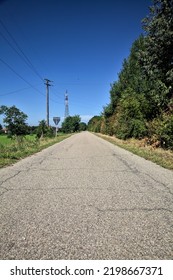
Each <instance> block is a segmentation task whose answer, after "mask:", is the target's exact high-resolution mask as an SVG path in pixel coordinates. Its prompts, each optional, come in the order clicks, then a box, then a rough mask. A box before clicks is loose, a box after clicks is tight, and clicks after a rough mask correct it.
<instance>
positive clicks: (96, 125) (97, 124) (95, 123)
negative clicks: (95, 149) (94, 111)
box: [88, 116, 102, 132]
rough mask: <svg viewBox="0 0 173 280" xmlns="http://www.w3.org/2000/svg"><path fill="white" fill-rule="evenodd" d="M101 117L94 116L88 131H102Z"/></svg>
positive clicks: (89, 123)
mask: <svg viewBox="0 0 173 280" xmlns="http://www.w3.org/2000/svg"><path fill="white" fill-rule="evenodd" d="M101 121H102V117H101V116H94V117H92V118H91V119H90V120H89V122H88V130H89V131H92V132H100V130H101Z"/></svg>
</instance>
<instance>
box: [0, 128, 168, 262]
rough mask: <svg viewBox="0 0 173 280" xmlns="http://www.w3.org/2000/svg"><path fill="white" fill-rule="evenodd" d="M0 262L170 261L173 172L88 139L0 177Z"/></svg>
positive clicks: (34, 158) (39, 156)
mask: <svg viewBox="0 0 173 280" xmlns="http://www.w3.org/2000/svg"><path fill="white" fill-rule="evenodd" d="M0 258H1V259H74V260H75V259H173V172H172V171H169V170H166V169H164V168H162V167H159V166H158V165H156V164H154V163H151V162H149V161H147V160H145V159H142V158H140V157H138V156H136V155H133V154H132V153H130V152H127V151H125V150H123V149H121V148H119V147H116V146H114V145H112V144H111V143H109V142H106V141H105V140H103V139H101V138H98V137H96V136H95V135H93V134H91V133H89V132H83V133H80V134H76V135H73V136H71V137H70V138H68V139H66V140H64V141H63V142H61V143H58V144H55V145H54V146H51V147H49V148H48V149H46V150H44V151H42V152H39V153H37V154H35V155H33V156H31V157H28V158H26V159H24V160H21V161H19V162H18V163H16V164H14V165H13V166H10V167H6V168H3V169H1V170H0Z"/></svg>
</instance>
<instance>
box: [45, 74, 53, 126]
mask: <svg viewBox="0 0 173 280" xmlns="http://www.w3.org/2000/svg"><path fill="white" fill-rule="evenodd" d="M44 80H45V85H46V119H47V126H48V127H49V87H50V86H51V84H50V82H52V81H50V80H49V79H44Z"/></svg>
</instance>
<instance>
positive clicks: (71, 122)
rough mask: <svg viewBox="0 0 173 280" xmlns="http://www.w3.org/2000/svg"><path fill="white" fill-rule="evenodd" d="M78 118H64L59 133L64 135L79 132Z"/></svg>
mask: <svg viewBox="0 0 173 280" xmlns="http://www.w3.org/2000/svg"><path fill="white" fill-rule="evenodd" d="M80 121H81V119H80V116H79V115H75V116H73V117H72V116H69V117H67V118H65V120H64V121H63V123H62V127H61V131H62V132H64V133H73V132H77V131H79V130H80Z"/></svg>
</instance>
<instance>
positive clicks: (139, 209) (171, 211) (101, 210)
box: [90, 206, 173, 213]
mask: <svg viewBox="0 0 173 280" xmlns="http://www.w3.org/2000/svg"><path fill="white" fill-rule="evenodd" d="M90 207H91V206H90ZM92 207H93V208H95V209H96V210H97V211H98V212H102V213H106V212H117V213H118V212H134V211H141V212H153V211H164V212H169V213H173V210H170V209H167V208H137V207H134V208H119V209H115V208H106V209H101V208H99V207H95V206H92Z"/></svg>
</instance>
